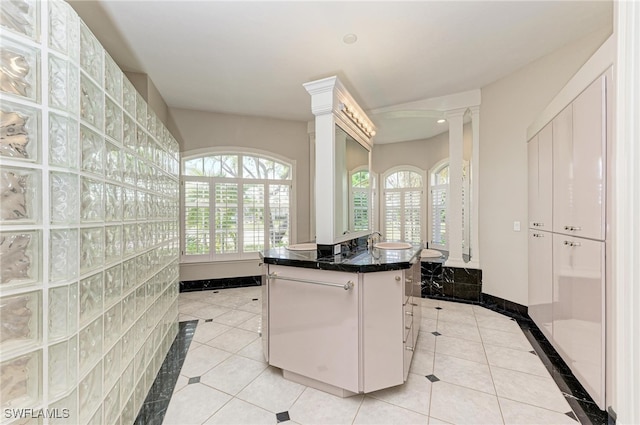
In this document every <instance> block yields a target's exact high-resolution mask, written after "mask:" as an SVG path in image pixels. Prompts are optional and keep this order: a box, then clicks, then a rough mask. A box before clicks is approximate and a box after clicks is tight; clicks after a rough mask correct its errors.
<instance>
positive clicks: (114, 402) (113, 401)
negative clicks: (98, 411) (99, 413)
mask: <svg viewBox="0 0 640 425" xmlns="http://www.w3.org/2000/svg"><path fill="white" fill-rule="evenodd" d="M106 370H107V368H105V371H106ZM103 407H104V422H103V423H104V424H112V423H114V422H115V421H116V420H118V414H119V413H120V383H119V382H118V383H116V384H115V385H114V386H113V388H112V389H111V391H109V393H108V394H107V396H106V397H105V399H104V405H103Z"/></svg>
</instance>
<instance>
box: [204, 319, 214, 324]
mask: <svg viewBox="0 0 640 425" xmlns="http://www.w3.org/2000/svg"><path fill="white" fill-rule="evenodd" d="M209 322H213V319H207V320H205V323H209Z"/></svg>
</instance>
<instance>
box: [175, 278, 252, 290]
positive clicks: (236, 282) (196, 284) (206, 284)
mask: <svg viewBox="0 0 640 425" xmlns="http://www.w3.org/2000/svg"><path fill="white" fill-rule="evenodd" d="M261 284H262V276H242V277H225V278H221V279H202V280H185V281H181V282H180V292H192V291H206V290H209V289H224V288H243V287H245V286H260V285H261Z"/></svg>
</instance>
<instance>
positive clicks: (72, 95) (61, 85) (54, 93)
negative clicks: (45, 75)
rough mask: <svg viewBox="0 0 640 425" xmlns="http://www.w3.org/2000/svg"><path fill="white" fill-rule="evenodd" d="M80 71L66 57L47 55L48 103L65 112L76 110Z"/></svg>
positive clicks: (74, 111)
mask: <svg viewBox="0 0 640 425" xmlns="http://www.w3.org/2000/svg"><path fill="white" fill-rule="evenodd" d="M79 80H80V72H79V71H78V68H77V67H76V65H75V64H73V63H72V62H69V60H68V59H67V58H59V57H57V56H54V55H51V56H49V105H50V106H51V107H52V108H56V109H60V110H63V111H67V112H72V113H76V112H77V111H78V104H79V99H78V93H79V92H78V82H79Z"/></svg>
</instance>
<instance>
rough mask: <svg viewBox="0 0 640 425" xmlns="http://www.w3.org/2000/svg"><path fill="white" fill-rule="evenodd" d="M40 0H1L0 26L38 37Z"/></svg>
mask: <svg viewBox="0 0 640 425" xmlns="http://www.w3.org/2000/svg"><path fill="white" fill-rule="evenodd" d="M37 6H38V2H36V1H35V0H30V1H27V0H12V1H2V2H0V26H1V27H2V28H4V29H8V30H10V31H13V32H15V33H16V34H20V35H24V36H27V37H29V38H33V39H37V37H38V24H37V22H38V21H37V16H38V10H37Z"/></svg>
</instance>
